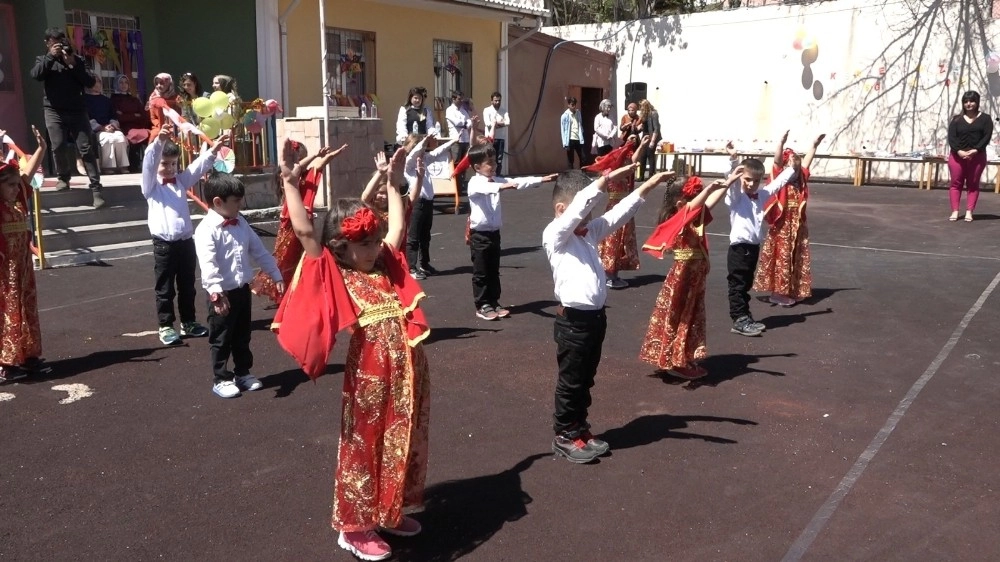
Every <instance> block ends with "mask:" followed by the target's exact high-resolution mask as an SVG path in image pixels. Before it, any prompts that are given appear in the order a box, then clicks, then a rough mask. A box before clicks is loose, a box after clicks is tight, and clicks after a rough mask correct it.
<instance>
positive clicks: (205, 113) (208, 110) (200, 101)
mask: <svg viewBox="0 0 1000 562" xmlns="http://www.w3.org/2000/svg"><path fill="white" fill-rule="evenodd" d="M191 109H193V110H194V114H195V115H197V116H198V117H201V118H202V119H204V118H206V117H211V116H212V113H214V111H215V108H214V107H212V102H211V100H209V99H208V98H195V99H194V100H193V101H191Z"/></svg>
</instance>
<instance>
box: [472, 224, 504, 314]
mask: <svg viewBox="0 0 1000 562" xmlns="http://www.w3.org/2000/svg"><path fill="white" fill-rule="evenodd" d="M469 249H470V250H471V251H472V299H473V301H475V303H476V310H479V309H480V307H482V306H483V305H486V304H488V305H490V306H496V305H498V304H500V231H499V230H493V231H483V230H473V231H470V232H469Z"/></svg>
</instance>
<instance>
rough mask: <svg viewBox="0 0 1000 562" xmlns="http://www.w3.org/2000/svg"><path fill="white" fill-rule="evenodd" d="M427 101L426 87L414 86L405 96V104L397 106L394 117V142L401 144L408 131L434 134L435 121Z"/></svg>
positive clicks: (435, 129)
mask: <svg viewBox="0 0 1000 562" xmlns="http://www.w3.org/2000/svg"><path fill="white" fill-rule="evenodd" d="M426 103H427V88H424V87H421V86H414V87H413V88H410V93H409V94H408V95H407V96H406V104H404V105H403V106H402V107H400V108H399V115H398V116H397V117H396V142H397V143H399V144H403V143H405V142H406V137H407V135H409V134H410V133H417V134H420V135H429V134H432V133H434V134H436V133H437V132H438V126H437V123H435V122H434V115H433V112H432V111H431V109H430V108H429V107H426Z"/></svg>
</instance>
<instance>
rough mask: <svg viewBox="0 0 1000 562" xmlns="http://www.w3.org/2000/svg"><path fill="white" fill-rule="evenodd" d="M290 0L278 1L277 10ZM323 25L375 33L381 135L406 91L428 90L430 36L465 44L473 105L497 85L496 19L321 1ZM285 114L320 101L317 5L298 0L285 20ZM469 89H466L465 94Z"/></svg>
mask: <svg viewBox="0 0 1000 562" xmlns="http://www.w3.org/2000/svg"><path fill="white" fill-rule="evenodd" d="M290 3H291V0H279V6H278V12H279V13H283V12H284V11H285V9H286V8H287V7H288V5H289V4H290ZM326 25H327V26H328V27H340V28H347V29H356V30H361V31H372V32H374V33H375V49H376V57H377V62H376V78H375V79H376V89H377V91H376V92H374V93H375V94H377V95H378V98H379V101H380V102H381V103H379V104H378V105H379V117H382V118H383V134H384V135H385V139H386V140H391V139H393V138H394V137H395V119H396V113H397V112H398V111H399V107H400V106H401V105H402V104H403V102H404V101H405V100H406V93H407V92H408V91H409V89H410V88H411V87H413V86H424V87H426V88H427V89H428V91H429V92H430V94H431V95H433V86H434V70H433V64H432V60H433V59H432V54H433V43H434V40H435V39H443V40H449V41H458V42H463V43H471V44H472V45H473V47H472V55H473V72H472V79H473V85H472V92H471V97H472V99H473V101H474V102H475V105H476V107H477V108H482V107H484V106H485V104H487V103H489V95H490V93H492V92H493V91H494V90H495V89H496V88H497V51H498V49H499V48H500V23H499V22H497V21H491V20H486V19H477V18H469V17H462V16H456V15H446V14H442V13H437V12H430V11H426V10H415V9H410V8H402V7H397V6H389V5H385V4H378V3H374V2H363V1H340V0H327V2H326ZM288 52H289V56H288V84H289V103H288V105H289V107H286V108H285V109H286V110H287V114H288V115H289V116H294V112H295V108H296V107H300V106H318V105H323V99H322V82H321V80H320V69H321V66H320V39H319V8H318V6H317V4H316V2H301V3H300V4H299V6H298V7H296V8H295V10H294V11H293V12H292V14H291V16H290V17H289V19H288ZM469 94H470V92H466V95H469Z"/></svg>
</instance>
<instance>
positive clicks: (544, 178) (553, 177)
mask: <svg viewBox="0 0 1000 562" xmlns="http://www.w3.org/2000/svg"><path fill="white" fill-rule="evenodd" d="M557 178H559V174H549V175H547V176H542V182H549V181H556V179H557Z"/></svg>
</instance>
